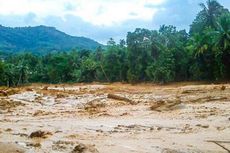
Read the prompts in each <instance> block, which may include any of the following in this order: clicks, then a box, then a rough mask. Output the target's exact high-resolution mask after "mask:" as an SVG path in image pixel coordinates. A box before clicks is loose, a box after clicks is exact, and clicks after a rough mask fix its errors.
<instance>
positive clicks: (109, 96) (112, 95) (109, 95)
mask: <svg viewBox="0 0 230 153" xmlns="http://www.w3.org/2000/svg"><path fill="white" fill-rule="evenodd" d="M107 97H108V98H109V99H114V100H120V101H125V102H128V103H130V104H132V105H133V104H135V102H134V101H132V100H130V99H128V98H125V97H121V96H118V95H114V94H108V96H107Z"/></svg>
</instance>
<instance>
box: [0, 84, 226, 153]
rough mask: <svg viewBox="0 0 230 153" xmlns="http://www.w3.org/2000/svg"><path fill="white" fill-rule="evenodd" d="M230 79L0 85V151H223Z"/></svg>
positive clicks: (40, 152) (110, 152) (78, 152)
mask: <svg viewBox="0 0 230 153" xmlns="http://www.w3.org/2000/svg"><path fill="white" fill-rule="evenodd" d="M229 149H230V84H218V85H201V84H195V83H180V84H172V85H164V86H159V85H153V84H138V85H129V84H119V83H116V84H75V85H67V84H65V85H45V84H33V85H31V86H26V87H21V88H14V89H7V88H3V87H2V88H0V153H7V152H9V153H14V152H15V153H16V152H17V153H21V152H28V153H34V152H38V153H62V152H63V153H86V152H87V153H98V152H99V153H157V152H159V153H161V152H163V153H177V152H185V153H189V152H191V153H194V152H195V153H196V152H199V153H200V152H202V153H203V152H206V153H227V152H228V150H229Z"/></svg>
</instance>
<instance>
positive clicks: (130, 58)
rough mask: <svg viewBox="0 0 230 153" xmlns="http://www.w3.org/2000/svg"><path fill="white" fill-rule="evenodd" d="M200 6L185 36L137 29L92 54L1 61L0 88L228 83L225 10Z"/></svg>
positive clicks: (228, 18)
mask: <svg viewBox="0 0 230 153" xmlns="http://www.w3.org/2000/svg"><path fill="white" fill-rule="evenodd" d="M200 6H201V11H200V12H199V13H198V14H197V16H196V18H195V20H194V21H193V23H192V24H191V26H190V30H189V32H188V33H187V32H186V30H177V29H176V27H174V26H172V25H168V26H167V25H162V26H161V27H160V28H159V30H148V29H140V28H137V29H136V30H135V31H134V32H128V34H127V38H126V41H125V40H121V41H120V43H118V44H117V43H116V42H115V41H114V40H113V39H112V38H111V39H110V40H109V41H108V43H107V47H105V48H102V47H98V48H97V49H96V50H95V51H91V50H73V51H71V52H58V53H49V54H46V55H42V56H41V55H34V54H31V53H24V54H17V55H12V56H6V57H4V58H3V60H2V61H1V62H0V83H1V84H2V85H9V86H16V85H19V84H23V83H28V82H46V83H62V82H92V81H101V82H116V81H122V82H123V81H124V82H131V83H136V82H145V81H152V82H162V83H165V82H171V81H186V80H210V81H219V80H229V79H230V13H229V10H227V9H225V8H224V7H223V6H222V5H221V4H219V3H218V2H217V1H215V0H208V1H207V3H206V4H203V3H202V4H200Z"/></svg>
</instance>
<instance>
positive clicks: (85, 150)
mask: <svg viewBox="0 0 230 153" xmlns="http://www.w3.org/2000/svg"><path fill="white" fill-rule="evenodd" d="M71 153H99V152H98V150H97V149H96V148H95V147H94V146H88V145H85V144H82V143H80V144H78V145H77V146H75V147H74V149H73V151H72V152H71Z"/></svg>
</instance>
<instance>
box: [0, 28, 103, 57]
mask: <svg viewBox="0 0 230 153" xmlns="http://www.w3.org/2000/svg"><path fill="white" fill-rule="evenodd" d="M100 45H101V44H99V43H97V42H96V41H94V40H91V39H89V38H84V37H73V36H70V35H67V34H65V33H63V32H61V31H58V30H56V29H55V28H53V27H46V26H37V27H22V28H9V27H3V26H0V50H1V51H4V52H8V53H9V52H11V53H16V52H21V51H27V52H32V53H38V54H45V53H48V52H51V51H69V50H72V49H92V50H94V49H96V48H97V47H98V46H100Z"/></svg>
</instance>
